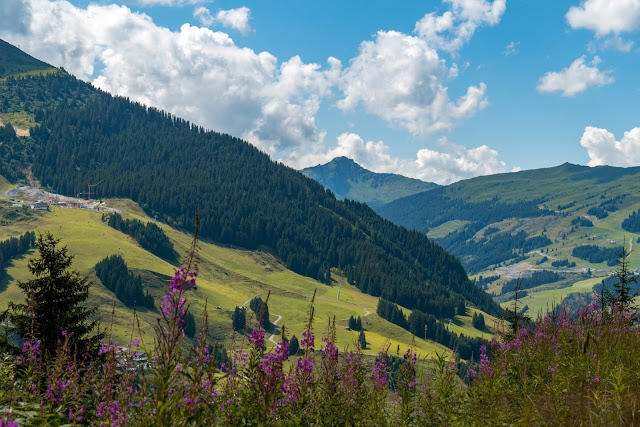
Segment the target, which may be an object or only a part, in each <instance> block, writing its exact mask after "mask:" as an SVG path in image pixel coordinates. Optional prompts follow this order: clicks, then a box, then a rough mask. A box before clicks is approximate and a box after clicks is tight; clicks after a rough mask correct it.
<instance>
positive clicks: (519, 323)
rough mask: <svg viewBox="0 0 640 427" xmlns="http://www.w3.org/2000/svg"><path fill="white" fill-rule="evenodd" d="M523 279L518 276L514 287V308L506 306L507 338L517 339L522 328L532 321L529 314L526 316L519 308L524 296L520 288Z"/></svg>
mask: <svg viewBox="0 0 640 427" xmlns="http://www.w3.org/2000/svg"><path fill="white" fill-rule="evenodd" d="M520 282H521V279H520V278H518V282H517V283H516V285H515V289H514V298H513V308H506V309H505V314H504V319H505V320H506V321H507V322H509V331H508V332H507V339H509V340H511V339H515V338H516V337H517V336H518V333H519V331H520V328H521V327H523V326H525V325H526V324H527V323H528V322H530V321H531V319H530V318H529V316H526V315H525V314H524V312H523V311H522V310H521V309H518V303H520V298H522V296H523V295H522V293H523V291H521V290H520Z"/></svg>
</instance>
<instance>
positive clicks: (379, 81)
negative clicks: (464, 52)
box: [0, 0, 502, 170]
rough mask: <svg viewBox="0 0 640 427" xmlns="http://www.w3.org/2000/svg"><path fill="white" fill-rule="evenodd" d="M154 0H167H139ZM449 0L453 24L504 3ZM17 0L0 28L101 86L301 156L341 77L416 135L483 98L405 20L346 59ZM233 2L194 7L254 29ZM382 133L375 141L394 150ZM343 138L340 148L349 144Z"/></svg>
mask: <svg viewBox="0 0 640 427" xmlns="http://www.w3.org/2000/svg"><path fill="white" fill-rule="evenodd" d="M8 1H12V2H16V1H18V0H8ZM151 1H156V2H157V1H161V0H139V2H151ZM162 1H166V2H169V3H171V4H174V5H175V4H178V3H179V2H178V1H177V0H162ZM448 3H449V4H450V5H451V7H452V12H450V13H451V14H452V16H453V19H454V24H455V25H458V24H461V23H462V24H464V22H473V23H474V25H480V24H481V23H485V24H489V25H492V24H493V23H495V22H497V20H499V17H500V15H501V13H502V12H501V8H500V7H499V5H500V4H501V2H500V1H499V0H496V1H494V2H493V3H491V4H490V3H488V2H486V1H484V0H473V1H472V0H467V1H463V0H448ZM7 4H8V3H6V2H4V3H2V5H3V6H5V5H7ZM15 4H16V5H18V6H21V5H22V6H21V7H19V8H13V9H15V10H13V9H12V14H13V16H12V18H11V19H13V18H17V17H18V16H19V12H21V11H22V12H24V11H25V10H26V11H27V12H29V11H30V13H31V15H30V19H29V20H27V21H25V23H26V24H25V26H24V28H23V32H22V33H21V32H20V31H18V29H16V28H10V27H2V28H0V37H3V38H5V39H6V40H7V41H9V42H11V43H13V44H20V45H21V46H22V47H23V49H25V50H26V51H28V52H29V53H30V54H32V55H34V56H36V57H38V58H40V59H42V60H44V61H47V62H49V63H51V64H53V65H56V66H64V67H65V68H66V69H67V70H68V71H69V72H71V73H72V74H74V75H77V76H78V77H80V78H83V79H86V80H89V81H91V82H92V83H93V84H95V85H96V86H97V87H99V88H101V89H103V90H106V91H109V92H111V93H113V94H118V95H124V96H127V97H129V98H131V99H132V100H134V101H138V102H142V103H144V104H147V105H153V106H156V107H158V108H162V109H165V110H167V111H169V112H171V113H172V114H175V115H177V116H180V117H184V118H185V119H187V120H190V121H192V122H194V123H197V124H198V125H202V126H205V127H207V128H211V129H215V130H217V131H220V132H225V133H230V134H233V135H238V136H241V137H243V138H245V139H246V140H248V141H249V142H251V143H253V144H255V145H256V146H258V147H259V148H261V149H262V150H264V151H266V152H267V153H269V154H270V155H272V156H273V157H274V158H277V159H280V160H282V161H284V162H286V163H288V164H289V165H291V166H295V167H300V166H305V165H308V164H309V162H310V161H311V160H312V159H315V158H320V157H322V156H326V153H327V152H328V149H327V147H326V145H325V143H324V139H325V135H326V132H325V131H324V130H322V129H320V128H319V127H318V124H317V123H316V115H317V113H318V111H319V108H320V106H321V104H322V102H323V101H325V100H326V99H327V98H333V97H334V96H335V95H336V94H335V93H334V91H335V92H338V91H337V90H336V89H341V90H342V91H343V94H341V95H338V96H339V98H338V103H337V105H338V106H339V107H340V108H341V109H343V110H345V111H348V110H353V109H355V108H357V107H358V106H363V107H364V109H365V110H366V111H367V112H369V113H371V114H375V115H377V116H379V117H382V118H383V119H385V120H387V121H388V122H389V123H391V124H393V125H395V126H398V127H400V128H403V129H407V130H408V131H409V132H411V133H413V134H415V135H427V134H430V133H433V132H437V131H441V130H446V129H449V128H451V127H452V126H454V125H455V124H456V123H457V122H458V121H459V120H461V119H463V118H465V117H470V116H472V115H474V114H476V113H477V112H478V111H479V110H481V109H482V108H484V107H485V106H486V105H487V98H486V86H485V85H484V83H478V84H477V85H475V86H469V87H468V88H467V89H466V91H464V92H463V93H461V94H460V95H458V96H457V97H456V98H454V99H450V97H449V94H448V88H447V86H446V83H447V82H448V81H449V80H451V79H454V78H456V77H457V75H458V73H459V69H458V66H457V65H456V64H453V65H450V66H447V64H446V63H445V61H444V60H443V59H441V58H440V57H439V54H438V52H437V51H436V50H435V49H434V47H432V46H430V44H429V42H428V41H427V40H426V39H424V38H421V37H416V36H410V35H406V34H402V33H398V32H393V31H390V32H382V31H381V32H379V33H378V34H377V35H376V36H375V37H374V39H373V40H371V41H366V42H363V43H362V45H361V47H360V52H359V55H358V56H357V57H356V58H354V59H353V60H352V61H351V62H350V63H349V66H348V67H347V68H346V69H343V66H342V64H341V63H340V61H339V60H337V59H335V58H329V59H328V61H327V64H322V65H320V64H313V63H312V64H307V63H304V62H303V61H302V60H301V59H300V58H299V57H297V56H295V57H293V58H291V59H289V60H285V61H278V59H277V58H276V57H274V56H273V55H271V54H270V53H269V52H255V51H253V50H252V49H248V48H242V47H239V46H237V45H236V44H235V43H234V41H233V40H232V39H231V37H229V35H228V34H226V33H224V32H221V31H212V30H210V29H208V28H200V27H195V26H192V25H189V24H185V25H183V26H182V27H181V28H180V29H179V30H177V31H171V30H169V29H167V28H164V27H161V26H158V25H156V24H155V23H154V22H153V20H152V19H151V18H150V17H149V16H148V15H146V14H144V13H137V12H132V11H131V10H130V9H129V8H127V7H125V6H117V5H113V4H112V5H102V4H90V5H89V6H87V7H86V8H79V7H76V6H74V5H72V4H71V3H69V2H68V1H67V0H22V3H15ZM167 4H168V3H167ZM487 7H488V8H487ZM236 10H237V11H240V12H238V13H237V14H236V15H233V14H230V13H229V12H230V11H219V12H217V13H215V14H214V13H212V12H211V11H209V9H207V8H204V7H200V8H197V9H196V11H195V13H194V16H195V17H196V18H198V19H200V20H202V22H203V23H208V24H209V25H214V24H216V25H224V22H226V24H227V25H233V26H235V28H236V29H238V30H240V31H245V30H246V31H249V30H250V28H249V24H248V22H249V13H250V11H249V9H248V8H240V9H236ZM221 12H222V14H221ZM223 21H224V22H223ZM132 34H135V37H132ZM465 67H468V64H467V65H465ZM325 102H326V101H325ZM342 139H344V138H342ZM376 144H378V143H375V144H373V145H371V144H369V145H368V146H369V147H370V148H368V150H369V151H370V152H376V150H378V152H380V151H379V150H383V149H384V150H388V147H387V146H386V145H384V144H382V143H379V144H378V145H376ZM365 146H367V144H365ZM340 147H342V146H341V145H338V147H335V148H334V149H341V150H342V149H345V148H344V147H343V148H340ZM376 147H377V148H376ZM387 154H388V155H389V153H388V152H387ZM454 157H455V156H454ZM457 157H460V156H457ZM462 157H464V158H467V157H469V156H468V155H466V154H465V155H463V156H462ZM381 158H382V157H380V156H378V160H379V161H380V159H381ZM389 159H390V160H389V161H391V162H394V161H399V160H397V159H396V160H394V159H393V158H392V157H391V156H390V155H389ZM416 161H417V160H416ZM398 170H400V169H398Z"/></svg>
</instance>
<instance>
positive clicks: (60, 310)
mask: <svg viewBox="0 0 640 427" xmlns="http://www.w3.org/2000/svg"><path fill="white" fill-rule="evenodd" d="M59 242H60V240H59V239H55V238H54V237H53V236H52V235H51V233H49V232H47V233H45V234H44V235H42V234H38V238H37V240H36V247H37V248H38V252H39V256H38V257H37V258H33V259H31V260H29V264H28V267H29V271H30V272H31V274H33V275H34V276H35V278H34V279H31V280H29V281H27V282H18V286H19V287H20V289H21V290H22V292H24V293H25V295H26V301H25V303H24V304H16V303H14V302H10V303H9V310H10V312H11V320H12V322H13V324H14V325H15V327H16V329H17V332H18V333H19V334H20V335H21V336H22V337H23V338H29V337H33V338H34V339H38V340H40V341H41V348H42V350H43V351H44V353H45V355H47V354H48V355H53V354H55V351H56V348H57V345H58V341H60V340H62V339H63V338H64V337H63V334H64V335H66V336H68V337H70V338H69V339H70V343H71V345H72V347H73V348H74V350H75V351H84V350H85V349H88V348H95V346H96V345H97V344H98V342H99V340H100V339H101V338H102V336H103V334H102V333H98V331H97V326H98V322H97V320H92V317H93V316H94V314H95V313H96V310H97V307H94V308H87V307H85V306H83V303H84V302H85V301H86V300H87V298H88V297H89V288H90V287H91V282H89V280H88V278H87V277H86V276H81V275H80V273H78V271H75V270H74V271H70V270H69V269H70V267H71V262H72V260H73V255H69V254H68V249H67V247H66V246H63V247H61V248H59V247H58V243H59Z"/></svg>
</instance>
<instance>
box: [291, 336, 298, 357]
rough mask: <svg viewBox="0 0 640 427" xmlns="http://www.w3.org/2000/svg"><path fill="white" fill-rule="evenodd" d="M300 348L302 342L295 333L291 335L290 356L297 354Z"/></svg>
mask: <svg viewBox="0 0 640 427" xmlns="http://www.w3.org/2000/svg"><path fill="white" fill-rule="evenodd" d="M299 349H300V342H299V341H298V337H296V336H295V335H294V336H292V337H291V340H289V356H295V355H296V354H298V350H299Z"/></svg>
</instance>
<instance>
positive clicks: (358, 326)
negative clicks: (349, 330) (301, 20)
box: [356, 316, 362, 331]
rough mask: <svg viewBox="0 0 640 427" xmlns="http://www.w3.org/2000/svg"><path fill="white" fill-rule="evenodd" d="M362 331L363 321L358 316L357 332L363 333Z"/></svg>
mask: <svg viewBox="0 0 640 427" xmlns="http://www.w3.org/2000/svg"><path fill="white" fill-rule="evenodd" d="M361 330H362V319H360V316H358V318H357V319H356V331H361Z"/></svg>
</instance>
